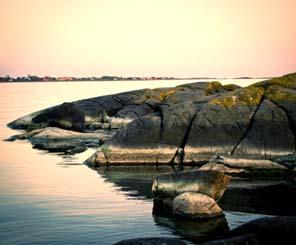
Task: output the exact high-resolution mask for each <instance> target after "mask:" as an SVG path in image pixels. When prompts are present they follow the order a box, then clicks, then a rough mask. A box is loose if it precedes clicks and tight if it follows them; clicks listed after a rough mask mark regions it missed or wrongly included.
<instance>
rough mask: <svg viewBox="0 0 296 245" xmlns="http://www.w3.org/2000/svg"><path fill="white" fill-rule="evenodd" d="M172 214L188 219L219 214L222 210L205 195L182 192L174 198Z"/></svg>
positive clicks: (205, 217)
mask: <svg viewBox="0 0 296 245" xmlns="http://www.w3.org/2000/svg"><path fill="white" fill-rule="evenodd" d="M173 214H174V215H177V216H181V217H184V218H190V219H203V218H204V219H207V218H214V217H217V216H221V215H222V214H223V210H222V209H221V208H220V207H219V206H218V204H217V203H216V201H215V200H214V199H213V198H211V197H209V196H207V195H204V194H200V193H195V192H184V193H182V194H180V195H178V196H176V197H175V198H174V200H173Z"/></svg>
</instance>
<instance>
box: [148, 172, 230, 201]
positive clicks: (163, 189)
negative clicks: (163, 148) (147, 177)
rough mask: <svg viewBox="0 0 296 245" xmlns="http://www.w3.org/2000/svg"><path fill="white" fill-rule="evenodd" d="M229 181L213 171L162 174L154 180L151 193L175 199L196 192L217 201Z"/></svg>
mask: <svg viewBox="0 0 296 245" xmlns="http://www.w3.org/2000/svg"><path fill="white" fill-rule="evenodd" d="M229 181H230V177H229V176H227V175H225V174H223V173H222V172H219V171H214V170H204V171H202V170H196V171H184V172H178V173H173V174H162V175H158V176H157V177H156V179H155V180H154V182H153V186H152V192H153V195H154V196H155V197H160V198H175V197H176V196H178V195H180V194H182V193H184V192H198V193H201V194H205V195H208V196H209V197H211V198H213V199H214V200H219V199H220V198H221V196H222V195H223V193H224V191H225V189H226V188H227V185H228V183H229Z"/></svg>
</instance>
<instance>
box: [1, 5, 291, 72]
mask: <svg viewBox="0 0 296 245" xmlns="http://www.w3.org/2000/svg"><path fill="white" fill-rule="evenodd" d="M0 8H1V15H0V30H1V36H0V75H2V76H3V75H6V74H10V75H12V76H19V75H27V74H36V75H40V76H43V75H54V76H69V75H73V76H102V75H119V76H130V75H133V76H152V75H156V76H162V75H164V76H178V77H191V76H212V77H235V76H278V75H281V74H285V73H290V72H295V71H296V1H295V0H249V1H245V0H0Z"/></svg>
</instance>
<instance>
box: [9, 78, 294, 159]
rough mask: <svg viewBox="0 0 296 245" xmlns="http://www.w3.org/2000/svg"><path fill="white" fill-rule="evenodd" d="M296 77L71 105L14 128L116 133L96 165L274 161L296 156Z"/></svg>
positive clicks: (26, 119)
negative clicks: (221, 158)
mask: <svg viewBox="0 0 296 245" xmlns="http://www.w3.org/2000/svg"><path fill="white" fill-rule="evenodd" d="M295 84H296V73H293V74H288V75H285V76H283V77H279V78H274V79H270V80H266V81H263V82H259V83H256V84H254V85H251V86H248V87H245V88H238V87H233V86H228V87H227V86H222V85H221V84H220V83H219V82H206V83H201V82H198V83H191V84H184V85H181V86H177V87H175V88H159V89H142V90H136V91H130V92H125V93H120V94H114V95H108V96H100V97H96V98H90V99H85V100H80V101H76V102H72V103H65V104H62V105H59V106H55V107H52V108H49V109H45V110H42V111H39V112H36V113H32V114H31V115H27V116H25V117H22V118H20V119H18V120H16V121H14V122H11V123H10V124H9V126H10V127H12V128H25V129H32V128H38V127H48V126H56V127H60V128H65V129H70V130H77V131H83V130H96V129H98V128H103V129H105V130H110V129H116V130H118V131H117V133H116V134H115V135H114V136H113V137H112V138H111V139H110V140H108V141H106V143H105V144H104V145H103V146H102V147H100V149H99V150H98V152H97V153H96V155H95V156H93V157H92V158H91V159H92V160H93V164H94V165H100V164H108V165H112V164H114V165H118V164H157V165H158V164H175V165H176V164H180V165H184V164H185V165H199V164H204V163H205V162H209V161H210V160H211V158H212V157H213V156H214V155H221V156H232V157H236V158H246V159H256V160H257V159H262V160H263V159H264V160H273V159H275V158H279V157H283V156H285V155H289V154H295V152H296V126H295V125H296V106H295V105H296V92H295V91H296V90H295Z"/></svg>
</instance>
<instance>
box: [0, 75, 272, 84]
mask: <svg viewBox="0 0 296 245" xmlns="http://www.w3.org/2000/svg"><path fill="white" fill-rule="evenodd" d="M268 78H269V77H266V79H268ZM189 79H190V80H192V79H199V80H200V79H218V78H216V77H188V78H178V77H159V76H152V77H138V76H134V77H122V76H102V77H93V76H90V77H74V76H64V77H54V76H36V75H27V76H21V77H12V76H9V75H7V76H4V77H0V82H57V81H61V82H62V81H63V82H65V81H68V82H71V81H137V80H140V81H141V80H189ZM219 79H227V78H219ZM231 79H253V78H252V77H237V78H231Z"/></svg>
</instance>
